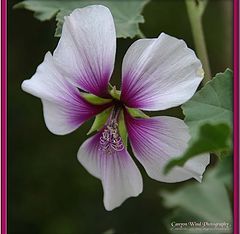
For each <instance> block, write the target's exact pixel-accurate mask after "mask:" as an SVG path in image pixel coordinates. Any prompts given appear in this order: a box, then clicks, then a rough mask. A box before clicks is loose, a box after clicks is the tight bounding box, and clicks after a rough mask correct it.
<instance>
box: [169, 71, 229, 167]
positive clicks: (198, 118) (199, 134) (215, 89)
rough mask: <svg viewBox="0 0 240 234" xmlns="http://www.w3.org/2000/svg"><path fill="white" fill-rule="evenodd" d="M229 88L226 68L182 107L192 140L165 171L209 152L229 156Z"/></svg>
mask: <svg viewBox="0 0 240 234" xmlns="http://www.w3.org/2000/svg"><path fill="white" fill-rule="evenodd" d="M232 86H233V73H232V71H231V70H229V69H227V70H226V71H225V72H224V73H218V74H217V75H216V76H215V77H214V78H213V79H212V80H211V81H209V82H208V83H207V84H206V85H205V86H204V87H203V88H202V89H201V90H200V91H198V92H197V93H195V94H194V96H193V97H192V98H191V99H190V100H189V101H187V102H186V103H185V104H183V105H182V109H183V113H184V114H185V119H184V121H185V122H186V124H187V125H188V127H189V129H190V133H191V136H192V139H191V140H190V143H189V146H188V149H187V150H186V151H185V152H184V154H183V155H181V156H180V157H178V158H176V159H173V160H171V161H170V162H169V163H168V164H167V165H166V168H165V171H169V170H170V169H171V168H172V167H174V166H177V165H179V166H183V165H184V163H185V162H186V161H187V160H188V159H190V158H192V157H195V156H197V155H199V154H202V153H207V152H211V153H215V154H217V155H219V156H221V157H223V156H224V155H227V154H229V151H230V150H231V146H232V144H231V140H232V135H231V133H232V118H233V109H232V97H233V91H232V90H233V89H232Z"/></svg>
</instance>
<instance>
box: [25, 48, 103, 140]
mask: <svg viewBox="0 0 240 234" xmlns="http://www.w3.org/2000/svg"><path fill="white" fill-rule="evenodd" d="M22 89H23V90H24V91H26V92H28V93H30V94H32V95H34V96H36V97H39V98H41V99H42V103H43V112H44V118H45V122H46V125H47V127H48V129H49V130H50V131H51V132H52V133H54V134H58V135H63V134H67V133H69V132H72V131H73V130H75V129H76V128H78V127H79V126H80V125H81V124H82V123H83V122H84V121H86V120H87V119H89V118H91V117H92V116H94V115H95V114H97V113H99V112H100V111H101V110H103V109H104V108H105V107H104V106H93V105H91V104H90V103H88V102H86V101H85V100H84V99H83V98H82V97H81V96H80V93H79V91H78V90H77V88H75V87H74V86H73V85H72V84H71V83H69V82H68V80H67V79H66V77H65V76H63V75H62V74H61V73H60V71H59V69H58V67H57V66H56V65H55V64H54V61H53V58H52V55H51V54H50V53H49V52H48V53H47V54H46V55H45V58H44V61H43V62H42V64H40V65H39V66H38V68H37V71H36V73H35V74H34V75H33V77H32V78H31V79H29V80H25V81H24V82H23V83H22Z"/></svg>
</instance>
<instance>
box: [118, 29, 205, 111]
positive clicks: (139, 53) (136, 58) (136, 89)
mask: <svg viewBox="0 0 240 234" xmlns="http://www.w3.org/2000/svg"><path fill="white" fill-rule="evenodd" d="M122 72H123V77H122V97H121V99H122V100H123V101H124V102H125V103H126V104H127V105H128V106H130V107H134V108H140V109H143V110H164V109H167V108H170V107H174V106H178V105H180V104H182V103H184V102H186V101H187V100H188V99H190V98H191V97H192V96H193V94H194V92H195V91H196V89H197V87H198V85H199V84H200V82H201V80H202V79H203V71H202V65H201V62H200V61H199V60H198V58H197V57H196V55H195V53H194V52H193V51H192V50H191V49H189V48H188V47H187V45H186V43H185V42H184V41H183V40H179V39H176V38H174V37H171V36H168V35H166V34H164V33H161V35H160V36H159V37H158V38H157V39H140V40H137V41H136V42H135V43H133V44H132V46H131V47H130V48H129V50H128V51H127V53H126V55H125V57H124V59H123V68H122Z"/></svg>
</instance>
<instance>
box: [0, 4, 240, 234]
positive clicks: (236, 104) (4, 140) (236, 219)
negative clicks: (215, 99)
mask: <svg viewBox="0 0 240 234" xmlns="http://www.w3.org/2000/svg"><path fill="white" fill-rule="evenodd" d="M1 51H2V54H1V78H2V79H1V111H2V113H1V155H2V157H1V169H2V171H1V206H2V210H1V233H2V234H7V1H6V0H2V1H1ZM233 189H234V219H233V222H234V224H233V225H234V234H239V0H234V188H233Z"/></svg>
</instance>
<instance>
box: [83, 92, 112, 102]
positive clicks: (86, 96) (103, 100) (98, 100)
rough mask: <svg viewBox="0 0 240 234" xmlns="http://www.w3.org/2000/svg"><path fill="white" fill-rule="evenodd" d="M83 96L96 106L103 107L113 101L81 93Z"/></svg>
mask: <svg viewBox="0 0 240 234" xmlns="http://www.w3.org/2000/svg"><path fill="white" fill-rule="evenodd" d="M81 95H82V96H83V97H84V99H86V100H87V101H88V102H90V103H91V104H94V105H102V104H106V103H110V102H111V101H112V99H106V98H101V97H98V96H96V95H94V94H91V93H81Z"/></svg>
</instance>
